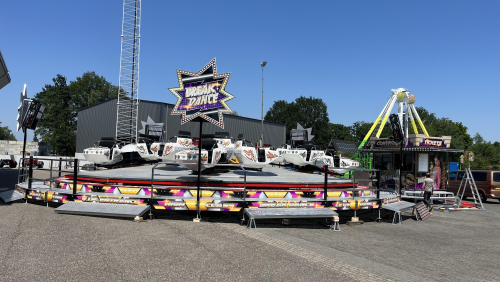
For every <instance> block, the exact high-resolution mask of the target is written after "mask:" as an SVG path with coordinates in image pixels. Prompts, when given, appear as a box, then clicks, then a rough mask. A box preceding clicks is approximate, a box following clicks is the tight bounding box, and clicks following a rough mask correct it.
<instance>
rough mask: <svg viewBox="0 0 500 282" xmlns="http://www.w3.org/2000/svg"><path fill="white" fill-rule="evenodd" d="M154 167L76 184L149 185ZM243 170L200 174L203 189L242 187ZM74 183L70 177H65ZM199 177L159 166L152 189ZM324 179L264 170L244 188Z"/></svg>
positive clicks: (331, 183) (91, 175) (332, 181)
mask: <svg viewBox="0 0 500 282" xmlns="http://www.w3.org/2000/svg"><path fill="white" fill-rule="evenodd" d="M152 168H153V166H139V167H128V168H119V169H112V170H102V171H89V172H87V171H82V172H80V173H79V174H78V176H77V178H78V181H79V182H86V181H88V182H94V183H103V184H106V183H109V184H113V183H120V184H123V185H151V178H152ZM244 175H245V172H244V171H243V170H229V171H228V172H216V171H214V172H212V173H202V175H201V182H202V183H203V186H214V187H243V186H244V182H245V179H244ZM65 178H67V179H73V175H72V174H67V175H65ZM197 182H198V176H197V175H194V174H192V171H191V170H188V169H185V168H182V167H179V166H171V165H166V166H159V167H157V168H156V169H155V171H154V184H155V185H186V186H195V185H197ZM324 182H325V177H324V175H319V174H310V173H301V172H295V171H291V170H289V169H282V168H274V167H264V168H263V169H262V171H254V170H247V171H246V185H247V187H248V188H250V187H273V188H280V187H281V188H309V187H310V188H321V187H324ZM352 185H353V184H352V180H349V179H344V178H338V177H328V187H339V188H352V187H353V186H352Z"/></svg>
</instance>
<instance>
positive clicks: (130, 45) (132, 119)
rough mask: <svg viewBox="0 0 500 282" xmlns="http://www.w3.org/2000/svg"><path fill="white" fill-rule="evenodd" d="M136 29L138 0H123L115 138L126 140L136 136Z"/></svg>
mask: <svg viewBox="0 0 500 282" xmlns="http://www.w3.org/2000/svg"><path fill="white" fill-rule="evenodd" d="M140 31H141V0H124V1H123V24H122V50H121V58H120V85H119V90H118V105H117V118H116V139H117V140H118V141H123V142H126V143H132V142H135V141H136V140H137V114H138V110H139V46H140V38H141V32H140Z"/></svg>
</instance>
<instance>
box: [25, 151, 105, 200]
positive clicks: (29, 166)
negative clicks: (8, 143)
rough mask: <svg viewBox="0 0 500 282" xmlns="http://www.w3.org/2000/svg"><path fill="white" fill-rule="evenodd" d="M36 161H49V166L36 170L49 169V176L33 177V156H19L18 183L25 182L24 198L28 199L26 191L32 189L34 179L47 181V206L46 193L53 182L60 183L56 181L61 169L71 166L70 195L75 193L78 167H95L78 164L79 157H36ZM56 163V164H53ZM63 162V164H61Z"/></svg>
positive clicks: (61, 171)
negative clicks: (71, 185) (71, 181)
mask: <svg viewBox="0 0 500 282" xmlns="http://www.w3.org/2000/svg"><path fill="white" fill-rule="evenodd" d="M36 160H37V161H48V162H50V165H49V168H48V169H47V168H38V169H37V171H49V172H50V175H49V178H48V179H47V178H35V177H33V170H34V169H33V165H34V158H33V156H30V157H26V158H20V159H19V168H18V184H22V183H27V189H26V190H25V195H24V196H25V199H26V202H27V201H28V191H29V190H32V189H33V182H34V181H35V180H40V181H43V182H48V187H49V188H48V190H47V191H45V201H46V202H47V206H48V193H49V192H52V188H54V185H53V184H54V183H56V184H57V183H61V181H57V178H60V177H61V175H62V173H63V169H67V168H72V169H73V187H72V188H73V189H72V196H75V195H76V194H77V187H78V185H77V179H78V172H79V168H96V166H95V165H88V164H87V165H82V166H79V165H78V163H79V159H75V158H65V159H63V158H59V159H49V158H38V157H37V158H36ZM54 163H56V166H54ZM63 164H64V165H63ZM55 175H56V176H55Z"/></svg>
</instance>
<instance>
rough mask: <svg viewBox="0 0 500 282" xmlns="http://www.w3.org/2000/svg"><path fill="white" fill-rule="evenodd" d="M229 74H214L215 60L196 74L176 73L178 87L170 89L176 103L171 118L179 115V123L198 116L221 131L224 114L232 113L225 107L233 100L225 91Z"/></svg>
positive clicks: (215, 70)
mask: <svg viewBox="0 0 500 282" xmlns="http://www.w3.org/2000/svg"><path fill="white" fill-rule="evenodd" d="M230 75H231V73H224V74H217V65H216V63H215V58H214V59H213V60H212V61H210V62H209V63H208V64H207V65H206V66H204V67H203V68H202V69H201V70H200V71H198V72H197V73H193V72H188V71H183V70H177V79H178V81H179V87H177V88H169V90H170V92H172V93H173V94H174V95H175V97H177V103H176V104H175V107H174V109H173V110H172V114H173V115H182V118H181V124H184V123H186V122H189V121H191V120H193V119H195V118H197V117H200V118H203V119H205V120H206V121H208V122H210V123H212V124H214V125H217V126H218V127H221V128H224V119H223V114H224V113H232V112H233V111H232V110H231V109H230V108H229V106H228V105H227V104H226V102H227V101H229V100H231V99H233V98H234V96H233V95H231V94H229V93H228V92H226V90H225V88H226V85H227V81H228V80H229V76H230Z"/></svg>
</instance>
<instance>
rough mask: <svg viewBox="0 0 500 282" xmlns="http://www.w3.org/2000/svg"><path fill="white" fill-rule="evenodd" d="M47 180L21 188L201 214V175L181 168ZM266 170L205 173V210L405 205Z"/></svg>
mask: <svg viewBox="0 0 500 282" xmlns="http://www.w3.org/2000/svg"><path fill="white" fill-rule="evenodd" d="M76 178H77V179H76V183H77V185H76V186H77V187H76V189H73V188H74V187H73V183H74V175H73V174H67V175H65V176H63V177H60V178H57V179H54V180H48V181H44V182H43V183H41V182H34V183H32V185H31V188H28V186H29V185H28V183H26V182H25V183H20V184H18V185H17V189H18V191H19V192H21V193H23V194H24V193H25V194H26V196H27V198H28V199H30V200H36V201H45V202H54V203H67V202H69V201H75V202H93V203H108V204H128V205H149V206H150V207H151V208H154V209H165V210H196V208H197V203H198V201H197V196H198V190H197V184H198V175H193V174H192V173H191V171H190V170H187V169H184V168H182V167H178V166H170V165H167V166H161V167H156V169H154V171H153V166H139V167H128V168H120V169H112V170H102V171H81V172H79V173H78V174H77V176H76ZM326 186H327V188H326V192H327V197H326V198H325V195H324V194H325V176H324V175H318V174H309V173H301V172H295V171H291V170H289V169H282V168H273V167H264V168H263V170H262V171H251V170H247V171H246V172H245V171H243V170H230V171H228V172H215V171H214V172H212V173H209V174H208V173H205V174H202V175H201V185H200V210H201V211H236V212H238V211H240V210H242V208H325V207H326V208H330V209H332V210H336V211H339V210H354V209H373V208H378V207H379V206H380V204H387V203H391V202H395V201H399V200H400V197H399V195H397V194H391V193H387V192H381V193H380V197H377V195H376V189H370V188H359V187H358V185H357V183H353V180H351V179H345V178H338V177H332V176H328V177H327V183H326Z"/></svg>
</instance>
